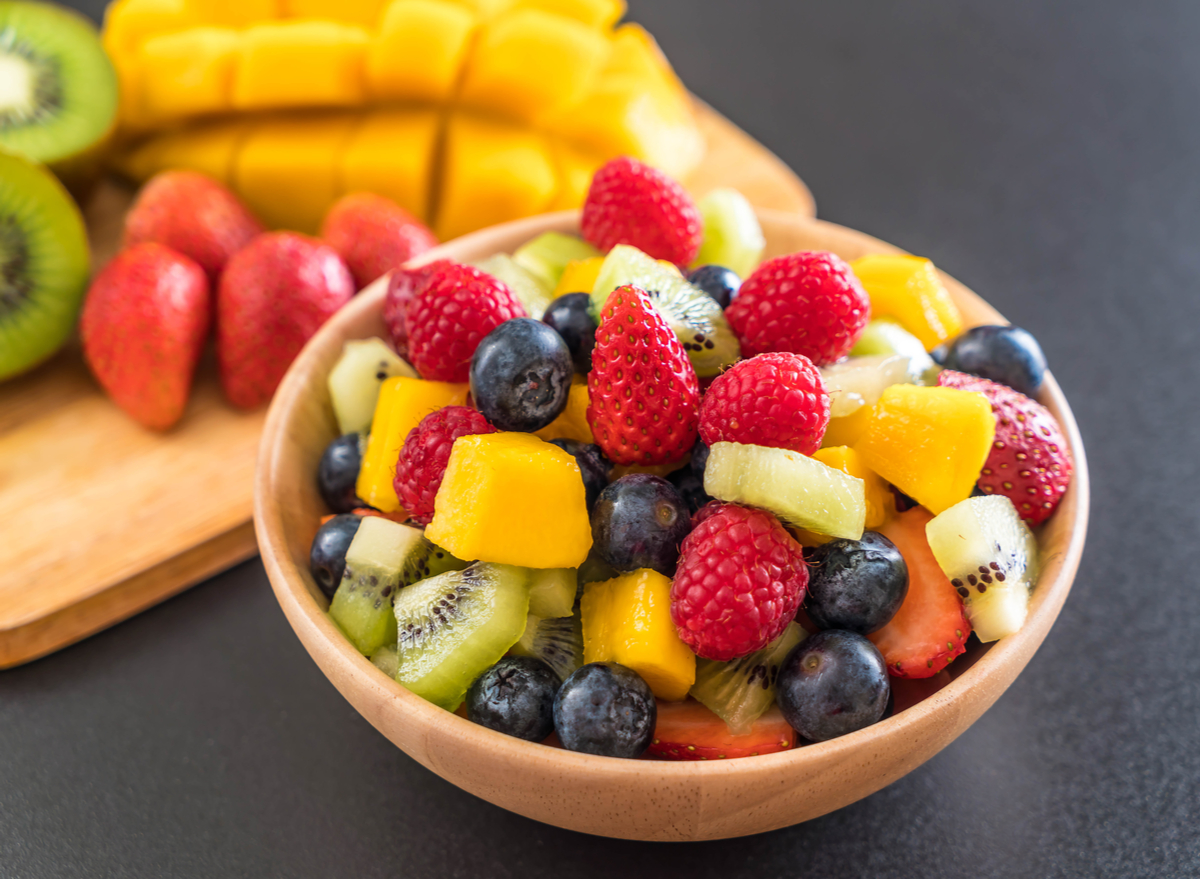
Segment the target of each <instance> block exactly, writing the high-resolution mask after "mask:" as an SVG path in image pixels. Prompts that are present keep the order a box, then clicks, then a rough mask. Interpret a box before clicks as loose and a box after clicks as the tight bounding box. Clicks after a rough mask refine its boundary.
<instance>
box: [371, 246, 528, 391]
mask: <svg viewBox="0 0 1200 879" xmlns="http://www.w3.org/2000/svg"><path fill="white" fill-rule="evenodd" d="M409 281H411V283H412V284H413V287H412V290H411V291H409V290H408V282H409ZM393 289H394V290H395V292H396V295H397V297H401V296H407V299H408V301H407V302H406V303H404V321H403V324H402V328H403V332H404V333H405V334H406V335H407V338H406V339H405V346H404V347H406V348H407V350H408V360H409V362H410V363H412V365H413V366H414V367H415V368H416V370H417V372H419V373H420V374H421V378H423V379H428V380H430V381H439V382H465V381H467V380H468V379H470V377H471V357H472V356H473V355H474V354H475V349H476V348H478V347H479V343H480V342H481V341H483V337H484V336H486V335H487V334H488V333H490V332H491V331H492V330H494V329H495V328H496V327H498V326H500V324H502V323H504V322H505V321H506V320H510V319H512V318H514V317H525V316H526V314H525V306H523V305H522V304H521V300H520V299H518V298H517V297H516V294H515V293H513V292H512V290H510V289H509V288H508V286H507V285H505V284H504V283H503V282H501V281H498V280H497V279H496V278H493V277H492V276H491V275H489V274H487V273H486V272H482V271H480V270H479V269H477V268H473V267H472V266H465V265H460V264H459V263H455V262H450V261H448V260H439V261H438V262H434V263H430V264H429V265H428V266H425V267H424V268H423V269H421V270H419V271H418V272H416V273H412V274H411V275H409V276H408V277H404V278H401V280H400V281H399V282H398V284H397V286H396V287H395V288H393ZM393 313H394V312H393ZM389 326H392V324H389ZM394 336H395V333H394V332H393V337H394Z"/></svg>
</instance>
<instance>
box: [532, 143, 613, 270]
mask: <svg viewBox="0 0 1200 879" xmlns="http://www.w3.org/2000/svg"><path fill="white" fill-rule="evenodd" d="M550 154H551V156H552V157H553V159H554V168H555V171H557V172H558V192H557V194H555V196H554V199H553V201H551V202H550V204H548V205H546V210H548V211H568V210H574V209H575V208H578V207H581V206H582V205H583V202H584V199H585V198H587V193H588V188H589V187H591V185H592V177H593V176H594V175H595V173H596V170H597V169H598V168H599V167H600V166H601V165H603V164H604V163H605V161H606V159H605V157H604V156H602V155H601V154H600V153H597V152H592V151H591V150H586V149H580V148H578V147H576V146H573V145H572V144H567V143H563V142H562V141H561V140H557V139H553V138H552V139H551V140H550ZM597 271H599V270H597ZM592 283H593V284H594V283H595V278H593V279H592ZM590 289H592V288H591V287H574V288H572V289H571V290H569V291H567V292H569V293H573V292H575V291H577V290H590Z"/></svg>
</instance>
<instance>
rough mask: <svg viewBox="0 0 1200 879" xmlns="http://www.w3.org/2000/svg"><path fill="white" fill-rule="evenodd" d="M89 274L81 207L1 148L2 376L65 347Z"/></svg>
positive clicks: (49, 178) (37, 169) (41, 172)
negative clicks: (80, 212)
mask: <svg viewBox="0 0 1200 879" xmlns="http://www.w3.org/2000/svg"><path fill="white" fill-rule="evenodd" d="M2 73H3V71H0V79H2ZM0 88H3V87H2V86H0ZM87 281H88V244H87V233H86V231H85V229H84V225H83V217H81V216H80V214H79V208H77V207H76V206H75V203H74V202H73V201H71V197H70V196H69V195H68V194H67V191H66V190H65V189H63V187H62V184H61V183H59V182H58V181H57V180H55V179H54V177H53V176H52V175H51V174H49V173H48V172H47V171H46V170H45V169H43V168H40V167H38V166H37V165H34V164H32V163H31V162H27V161H26V160H25V159H22V158H18V157H16V156H9V155H4V154H3V153H0V379H6V378H8V377H9V376H13V375H16V374H17V373H20V372H24V371H25V370H27V369H30V368H31V367H33V366H36V365H37V364H38V363H41V362H42V361H43V360H45V359H46V358H47V357H49V356H50V355H51V354H53V353H54V352H55V351H57V350H58V349H59V348H61V347H62V345H63V343H64V342H66V340H67V337H68V336H69V335H70V334H71V329H72V328H73V327H74V326H75V318H76V317H77V316H78V315H79V306H80V304H81V303H82V302H83V294H84V291H85V290H86V289H87Z"/></svg>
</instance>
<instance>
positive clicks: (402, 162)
mask: <svg viewBox="0 0 1200 879" xmlns="http://www.w3.org/2000/svg"><path fill="white" fill-rule="evenodd" d="M438 128H439V120H438V113H437V111H436V110H377V111H375V112H373V113H369V114H368V115H366V116H365V117H363V120H362V122H361V124H360V125H359V126H358V128H357V129H355V131H354V134H352V135H351V137H350V141H349V142H348V143H347V144H346V148H345V150H344V151H343V152H342V154H341V160H340V161H341V164H340V166H339V173H340V176H341V186H342V190H343V191H344V192H375V193H378V194H379V195H383V196H386V197H387V198H390V199H391V200H392V201H394V202H396V204H398V205H400V207H402V208H404V209H405V210H406V211H408V212H410V213H411V214H413V216H416V217H419V218H420V219H422V220H424V221H425V222H429V215H430V212H431V210H432V205H431V204H430V192H429V189H430V185H429V184H430V180H431V179H432V178H433V162H434V151H435V149H436V148H437V137H438Z"/></svg>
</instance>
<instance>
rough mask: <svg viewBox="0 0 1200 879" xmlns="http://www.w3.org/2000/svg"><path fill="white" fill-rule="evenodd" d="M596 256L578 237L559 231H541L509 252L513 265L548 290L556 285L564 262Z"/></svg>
mask: <svg viewBox="0 0 1200 879" xmlns="http://www.w3.org/2000/svg"><path fill="white" fill-rule="evenodd" d="M597 256H600V251H598V250H597V249H596V248H595V247H593V246H592V245H590V244H588V243H587V242H586V241H584V240H583V239H582V238H577V237H576V236H574V235H564V234H563V233H562V232H543V233H542V234H541V235H539V236H538V237H537V238H534V239H533V240H532V241H528V242H526V243H525V244H522V245H521V246H520V247H518V248H517V249H516V251H514V252H513V255H512V258H513V262H515V263H516V264H517V265H519V266H521V267H522V268H524V269H526V270H528V271H529V272H530V273H532V274H533V275H535V276H536V277H537V278H538V279H539V280H540V281H541V282H542V283H543V284H545V285H546V287H547V288H549V289H550V290H554V288H555V287H557V286H558V281H559V279H560V278H561V277H562V273H563V272H564V271H565V270H566V268H567V263H570V262H575V261H576V260H580V259H592V258H593V257H597Z"/></svg>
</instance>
